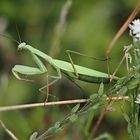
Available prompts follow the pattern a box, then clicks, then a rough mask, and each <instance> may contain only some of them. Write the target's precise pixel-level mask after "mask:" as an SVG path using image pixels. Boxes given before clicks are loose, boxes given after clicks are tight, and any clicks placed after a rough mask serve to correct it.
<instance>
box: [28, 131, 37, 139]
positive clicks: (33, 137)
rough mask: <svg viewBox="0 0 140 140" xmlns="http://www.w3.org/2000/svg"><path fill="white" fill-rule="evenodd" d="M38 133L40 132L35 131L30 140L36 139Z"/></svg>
mask: <svg viewBox="0 0 140 140" xmlns="http://www.w3.org/2000/svg"><path fill="white" fill-rule="evenodd" d="M37 135H38V133H37V132H34V133H33V134H32V135H31V136H30V138H29V140H36V137H37Z"/></svg>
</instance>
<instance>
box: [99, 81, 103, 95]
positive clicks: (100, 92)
mask: <svg viewBox="0 0 140 140" xmlns="http://www.w3.org/2000/svg"><path fill="white" fill-rule="evenodd" d="M103 93H104V84H103V83H101V84H100V87H99V90H98V94H99V95H102V94H103Z"/></svg>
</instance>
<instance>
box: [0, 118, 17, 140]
mask: <svg viewBox="0 0 140 140" xmlns="http://www.w3.org/2000/svg"><path fill="white" fill-rule="evenodd" d="M0 124H1V126H2V127H3V129H4V130H5V132H6V133H7V134H8V135H9V136H10V137H11V138H12V139H13V140H18V138H17V137H16V136H15V135H14V134H13V133H12V132H11V131H10V130H9V129H8V128H7V127H6V126H5V124H4V123H3V122H2V121H1V120H0Z"/></svg>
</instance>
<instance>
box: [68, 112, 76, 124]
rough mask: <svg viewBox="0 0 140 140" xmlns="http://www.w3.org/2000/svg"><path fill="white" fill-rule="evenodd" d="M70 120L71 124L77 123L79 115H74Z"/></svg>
mask: <svg viewBox="0 0 140 140" xmlns="http://www.w3.org/2000/svg"><path fill="white" fill-rule="evenodd" d="M69 119H70V121H71V122H75V121H76V120H77V119H78V115H76V114H72V115H71V116H70V117H69Z"/></svg>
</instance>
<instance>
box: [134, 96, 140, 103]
mask: <svg viewBox="0 0 140 140" xmlns="http://www.w3.org/2000/svg"><path fill="white" fill-rule="evenodd" d="M135 103H137V104H140V94H138V96H137V98H136V101H135Z"/></svg>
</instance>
